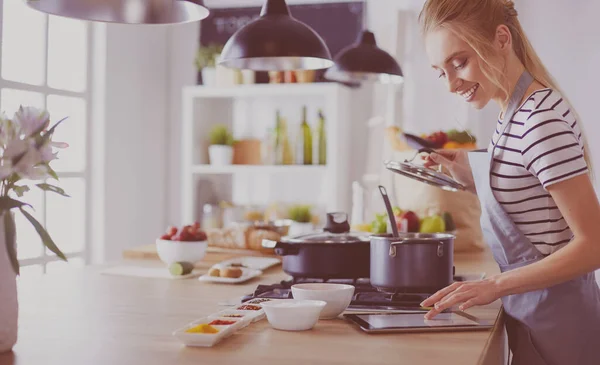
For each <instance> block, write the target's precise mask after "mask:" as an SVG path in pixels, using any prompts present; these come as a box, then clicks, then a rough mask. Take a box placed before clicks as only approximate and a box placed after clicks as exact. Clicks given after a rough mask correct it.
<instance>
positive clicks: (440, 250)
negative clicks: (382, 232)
mask: <svg viewBox="0 0 600 365" xmlns="http://www.w3.org/2000/svg"><path fill="white" fill-rule="evenodd" d="M409 241H410V239H404V240H400V241H396V242H391V243H390V252H389V255H390V257H396V246H398V245H402V244H404V243H406V242H409ZM437 256H438V257H443V256H444V242H442V241H438V247H437Z"/></svg>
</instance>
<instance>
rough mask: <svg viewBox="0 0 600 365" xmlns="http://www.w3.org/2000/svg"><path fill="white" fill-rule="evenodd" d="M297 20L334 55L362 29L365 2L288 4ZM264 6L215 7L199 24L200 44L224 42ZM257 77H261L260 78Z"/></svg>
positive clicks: (354, 39)
mask: <svg viewBox="0 0 600 365" xmlns="http://www.w3.org/2000/svg"><path fill="white" fill-rule="evenodd" d="M288 7H289V9H290V13H291V14H292V16H293V17H294V18H296V19H297V20H299V21H301V22H303V23H306V24H307V25H308V26H309V27H311V28H312V29H313V30H314V31H315V32H317V33H318V34H319V35H320V36H321V37H322V38H323V40H324V41H325V43H326V44H327V47H328V48H329V52H331V56H332V57H335V55H336V54H337V53H338V52H339V51H341V50H342V49H343V48H344V47H346V46H348V45H350V44H352V43H354V42H355V41H356V39H357V38H358V36H359V34H360V32H361V31H362V29H363V3H362V2H341V3H340V2H336V3H319V4H298V5H288ZM260 10H261V7H246V8H212V9H210V15H209V17H208V18H206V19H204V20H202V22H201V24H200V44H201V45H203V46H207V45H210V44H219V45H224V44H225V43H226V42H227V40H228V39H229V38H230V37H231V36H232V35H233V34H234V33H235V32H236V31H237V30H239V29H240V28H242V27H243V26H244V25H246V24H248V23H249V22H251V21H253V20H255V19H257V18H258V17H259V16H260ZM257 81H258V80H257Z"/></svg>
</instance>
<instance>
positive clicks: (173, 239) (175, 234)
mask: <svg viewBox="0 0 600 365" xmlns="http://www.w3.org/2000/svg"><path fill="white" fill-rule="evenodd" d="M207 247H208V242H207V236H206V233H205V232H204V231H203V230H201V229H200V224H199V223H198V222H195V223H194V224H191V225H186V226H183V227H180V228H178V227H169V228H168V229H167V232H166V233H165V234H164V235H162V236H161V237H160V238H158V239H157V240H156V252H157V253H158V257H159V258H160V259H161V260H162V261H163V262H164V263H165V264H167V265H171V264H173V263H177V262H189V263H191V264H194V263H196V262H198V261H200V260H202V259H203V258H204V256H205V255H206V249H207Z"/></svg>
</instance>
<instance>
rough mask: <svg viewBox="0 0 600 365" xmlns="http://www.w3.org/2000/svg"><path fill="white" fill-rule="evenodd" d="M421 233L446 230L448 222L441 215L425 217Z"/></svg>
mask: <svg viewBox="0 0 600 365" xmlns="http://www.w3.org/2000/svg"><path fill="white" fill-rule="evenodd" d="M420 232H421V233H440V232H446V222H444V218H443V217H442V216H440V215H432V216H429V217H425V218H423V221H422V222H421V229H420Z"/></svg>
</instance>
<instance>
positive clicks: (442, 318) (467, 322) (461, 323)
mask: <svg viewBox="0 0 600 365" xmlns="http://www.w3.org/2000/svg"><path fill="white" fill-rule="evenodd" d="M344 317H345V318H346V319H348V320H349V321H351V322H353V323H355V324H356V325H358V326H359V327H360V328H361V329H362V330H363V331H365V332H368V333H390V332H442V331H478V330H479V331H481V330H489V329H491V328H493V327H494V321H493V320H489V321H486V320H481V319H478V318H476V317H474V316H471V315H469V314H467V313H465V312H458V311H457V312H444V313H440V314H438V315H437V316H435V317H434V318H433V319H430V320H427V319H425V317H424V313H376V314H375V313H370V314H369V313H365V314H345V315H344Z"/></svg>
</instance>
